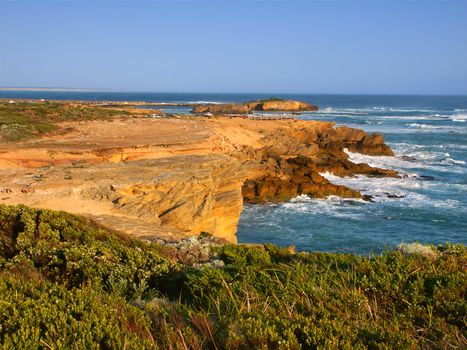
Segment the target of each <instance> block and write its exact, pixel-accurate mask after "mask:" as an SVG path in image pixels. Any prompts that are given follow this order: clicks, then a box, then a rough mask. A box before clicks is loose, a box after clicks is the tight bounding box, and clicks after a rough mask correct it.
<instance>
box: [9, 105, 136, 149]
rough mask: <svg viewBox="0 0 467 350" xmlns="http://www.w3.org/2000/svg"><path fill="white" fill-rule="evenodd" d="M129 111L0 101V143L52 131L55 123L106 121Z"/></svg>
mask: <svg viewBox="0 0 467 350" xmlns="http://www.w3.org/2000/svg"><path fill="white" fill-rule="evenodd" d="M127 114H128V112H126V111H123V110H115V109H109V108H103V107H95V106H90V105H85V104H78V103H62V102H48V101H45V102H16V103H8V102H0V141H6V142H16V141H23V140H27V139H31V138H34V137H38V136H41V135H43V134H45V133H48V132H51V131H53V130H55V129H56V128H57V123H59V122H63V121H70V120H91V119H106V118H112V117H115V116H121V115H127Z"/></svg>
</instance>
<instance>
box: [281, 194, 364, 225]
mask: <svg viewBox="0 0 467 350" xmlns="http://www.w3.org/2000/svg"><path fill="white" fill-rule="evenodd" d="M368 204H369V203H368V202H365V201H364V200H361V199H349V198H341V197H337V196H328V197H327V198H324V199H316V198H310V197H309V196H306V195H301V196H298V197H295V198H293V199H291V200H290V201H288V202H286V203H282V204H279V205H278V207H277V208H276V210H278V211H279V213H280V212H291V211H292V212H294V213H303V214H307V215H322V214H325V215H330V216H332V217H335V218H344V219H351V220H361V219H363V218H364V214H363V213H362V212H359V211H358V210H355V206H356V205H368Z"/></svg>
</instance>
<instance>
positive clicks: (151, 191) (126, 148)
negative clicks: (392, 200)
mask: <svg viewBox="0 0 467 350" xmlns="http://www.w3.org/2000/svg"><path fill="white" fill-rule="evenodd" d="M261 108H264V107H261ZM267 108H269V107H267ZM346 148H347V149H349V150H350V151H352V152H361V153H365V154H370V155H391V154H392V151H391V150H390V148H389V147H388V146H386V145H385V144H384V139H383V137H382V136H381V135H378V134H373V135H367V134H366V133H365V132H363V131H361V130H357V129H352V128H347V127H337V128H335V127H334V124H333V123H330V122H316V121H302V120H284V121H259V120H248V119H247V120H245V119H241V118H200V117H196V118H190V117H186V118H172V119H157V120H155V119H151V118H141V117H140V118H120V119H113V120H110V121H76V122H67V123H63V124H61V125H60V130H58V131H57V132H56V133H53V134H50V135H47V136H46V137H44V138H42V139H39V140H34V141H28V142H23V143H16V144H11V143H10V144H0V203H5V204H26V205H29V206H33V207H43V208H49V209H57V210H64V211H69V212H73V213H79V214H84V215H88V216H91V217H92V218H94V219H95V220H96V221H98V222H100V223H101V224H102V225H105V226H108V227H110V228H112V229H115V230H119V231H122V232H126V233H128V234H131V235H134V236H137V237H145V238H149V239H152V238H155V237H159V238H164V239H169V240H170V239H180V238H182V237H185V236H187V235H194V234H199V233H200V232H203V231H204V232H209V233H210V234H212V235H214V236H216V237H221V238H223V239H226V240H228V241H232V242H235V240H236V238H235V233H236V226H237V223H238V220H239V217H240V212H241V210H242V205H243V201H246V202H250V203H263V202H268V201H271V202H279V201H284V200H288V199H290V198H293V197H295V196H297V195H300V194H306V195H310V196H312V197H317V198H323V197H326V196H328V195H338V196H342V197H350V198H362V195H361V194H360V192H358V190H356V189H350V188H347V187H345V186H338V185H334V184H332V183H331V182H329V181H328V180H327V179H325V178H324V177H323V176H321V175H320V173H323V172H329V173H333V174H335V175H338V176H353V175H355V174H365V175H367V176H397V174H396V173H395V172H394V171H391V170H386V169H378V168H373V167H371V166H369V165H367V164H354V163H352V162H351V161H350V160H349V157H348V155H347V154H346V153H345V151H344V149H346Z"/></svg>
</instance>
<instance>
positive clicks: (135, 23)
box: [0, 0, 467, 94]
mask: <svg viewBox="0 0 467 350" xmlns="http://www.w3.org/2000/svg"><path fill="white" fill-rule="evenodd" d="M0 86H1V87H12V86H14V87H38V86H39V87H70V88H98V89H101V88H102V89H112V90H120V91H154V92H164V91H167V92H283V93H286V92H291V93H293V92H295V93H374V94H384V93H396V94H467V0H461V1H454V0H444V1H443V0H437V1H428V0H426V1H422V0H413V1H410V0H401V1H398V0H388V1H376V0H366V1H365V0H361V1H356V0H355V1H352V0H347V1H344V0H341V1H332V0H331V1H329V0H328V1H312V0H308V1H306V0H302V1H300V0H289V1H287V0H270V1H266V0H263V1H241V0H240V1H239V0H236V1H234V0H230V1H229V0H218V1H215V0H211V1H197V0H191V1H176V0H172V1H169V0H165V1H157V0H155V1H138V0H131V1H130V0H126V1H123V0H121V1H117V0H115V1H113V0H93V1H91V0H57V1H44V0H29V1H26V0H0Z"/></svg>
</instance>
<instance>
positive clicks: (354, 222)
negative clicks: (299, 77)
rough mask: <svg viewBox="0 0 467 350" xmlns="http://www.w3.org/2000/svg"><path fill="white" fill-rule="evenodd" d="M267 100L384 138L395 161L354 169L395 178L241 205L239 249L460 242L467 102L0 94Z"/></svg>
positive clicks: (104, 96) (149, 97) (466, 221)
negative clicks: (354, 192) (296, 103)
mask: <svg viewBox="0 0 467 350" xmlns="http://www.w3.org/2000/svg"><path fill="white" fill-rule="evenodd" d="M271 96H278V97H283V98H292V99H298V100H302V101H306V102H310V103H314V104H317V105H318V106H320V111H319V112H315V113H303V114H300V115H299V116H298V117H299V118H303V119H318V120H326V121H334V122H336V124H337V125H347V126H351V127H355V128H360V129H363V130H365V131H367V132H381V133H382V134H383V135H384V137H385V140H386V143H388V144H389V146H391V148H392V149H393V150H394V152H395V157H372V156H365V155H361V154H352V153H349V156H350V158H351V159H352V160H353V161H354V162H365V163H368V164H370V165H373V166H378V167H381V168H389V169H395V170H397V171H398V172H399V173H400V174H401V178H399V179H394V178H369V177H365V176H357V177H351V178H339V177H336V176H333V175H332V174H324V175H325V176H326V177H327V178H328V179H330V180H331V181H332V182H334V183H336V184H343V185H346V186H348V187H351V188H355V189H358V190H360V191H361V192H362V193H364V194H368V195H371V196H372V197H373V202H364V201H361V200H348V199H341V198H338V197H329V198H327V199H311V198H308V197H305V196H301V197H298V198H295V199H293V200H291V201H289V202H286V203H282V204H269V205H245V208H244V210H243V212H242V215H241V219H240V223H239V226H238V241H239V242H250V243H275V244H278V245H281V246H289V245H295V246H296V248H297V250H299V251H303V250H304V251H326V252H347V253H357V254H370V253H378V252H381V251H382V250H384V249H386V248H391V247H394V246H397V245H398V244H400V243H403V242H415V241H418V242H421V243H431V244H442V243H446V242H449V243H462V244H467V96H390V95H300V94H293V95H289V94H207V93H205V94H202V93H184V94H182V93H121V92H71V91H60V92H58V91H57V92H54V91H0V98H36V99H40V98H44V99H75V100H96V101H99V100H113V101H147V102H154V101H157V102H241V101H247V100H253V99H258V98H268V97H271ZM164 108H165V107H164ZM166 111H167V112H173V113H184V112H187V111H188V109H186V108H185V109H184V108H179V109H177V108H175V107H167V108H166Z"/></svg>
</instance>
